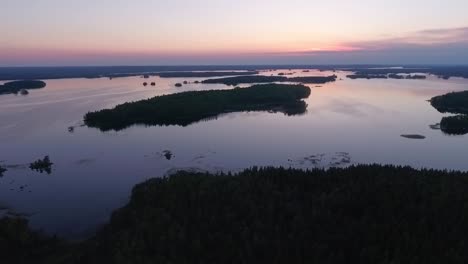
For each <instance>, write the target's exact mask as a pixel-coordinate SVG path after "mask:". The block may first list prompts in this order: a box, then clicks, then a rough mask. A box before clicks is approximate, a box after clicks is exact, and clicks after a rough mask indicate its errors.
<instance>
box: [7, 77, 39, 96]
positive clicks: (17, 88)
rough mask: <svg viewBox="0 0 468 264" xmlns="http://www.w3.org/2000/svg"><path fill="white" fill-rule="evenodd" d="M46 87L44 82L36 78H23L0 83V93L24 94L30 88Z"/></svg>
mask: <svg viewBox="0 0 468 264" xmlns="http://www.w3.org/2000/svg"><path fill="white" fill-rule="evenodd" d="M44 87H46V83H45V82H43V81H37V80H23V81H12V82H7V83H5V84H3V85H0V95H2V94H19V93H21V94H22V95H26V94H28V93H29V92H28V91H27V90H31V89H41V88H44Z"/></svg>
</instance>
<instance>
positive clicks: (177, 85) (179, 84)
mask: <svg viewBox="0 0 468 264" xmlns="http://www.w3.org/2000/svg"><path fill="white" fill-rule="evenodd" d="M174 86H175V87H178V88H180V87H182V84H181V83H176V84H174Z"/></svg>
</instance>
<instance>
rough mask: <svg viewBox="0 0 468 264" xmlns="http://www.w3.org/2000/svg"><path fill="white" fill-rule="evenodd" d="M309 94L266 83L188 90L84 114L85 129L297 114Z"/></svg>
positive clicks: (305, 89)
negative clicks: (270, 113)
mask: <svg viewBox="0 0 468 264" xmlns="http://www.w3.org/2000/svg"><path fill="white" fill-rule="evenodd" d="M309 95H310V88H308V87H306V86H302V85H280V84H267V85H255V86H252V87H250V88H236V89H232V90H211V91H190V92H183V93H177V94H171V95H163V96H158V97H154V98H151V99H147V100H142V101H138V102H131V103H125V104H122V105H119V106H117V107H115V108H114V109H107V110H101V111H97V112H92V113H88V114H86V115H85V117H84V122H85V124H86V125H87V126H90V127H96V128H99V129H101V130H103V131H107V130H121V129H124V128H127V127H129V126H131V125H135V124H144V125H181V126H186V125H189V124H192V123H194V122H198V121H201V120H203V119H207V118H213V117H217V116H218V115H220V114H223V113H230V112H240V111H278V112H283V113H285V114H300V113H304V112H305V110H306V107H307V105H306V103H305V102H303V101H301V99H303V98H307V97H308V96H309Z"/></svg>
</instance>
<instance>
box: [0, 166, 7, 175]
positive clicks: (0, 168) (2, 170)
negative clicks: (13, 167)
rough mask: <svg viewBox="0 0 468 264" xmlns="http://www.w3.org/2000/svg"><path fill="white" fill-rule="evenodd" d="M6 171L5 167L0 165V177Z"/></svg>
mask: <svg viewBox="0 0 468 264" xmlns="http://www.w3.org/2000/svg"><path fill="white" fill-rule="evenodd" d="M6 171H7V169H6V168H4V167H2V166H0V177H3V174H4V173H5V172H6Z"/></svg>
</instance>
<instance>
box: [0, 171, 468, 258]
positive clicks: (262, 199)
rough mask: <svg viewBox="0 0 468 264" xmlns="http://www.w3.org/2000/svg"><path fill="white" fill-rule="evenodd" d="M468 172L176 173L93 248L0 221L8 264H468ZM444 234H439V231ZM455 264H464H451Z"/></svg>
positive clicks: (126, 211)
mask: <svg viewBox="0 0 468 264" xmlns="http://www.w3.org/2000/svg"><path fill="white" fill-rule="evenodd" d="M467 189H468V173H467V172H455V171H439V170H425V169H421V170H416V169H412V168H410V167H395V166H381V165H358V166H350V167H348V168H342V169H340V168H331V169H328V170H325V169H312V170H308V171H303V170H297V169H286V168H269V167H267V168H256V167H254V168H250V169H247V170H244V171H241V172H239V173H216V174H213V173H195V172H183V171H182V172H178V173H176V174H174V175H172V176H168V177H160V178H154V179H150V180H148V181H145V182H143V183H140V184H138V185H136V186H135V187H134V188H133V190H132V192H131V196H130V200H129V202H128V203H127V205H125V206H124V207H122V208H120V209H117V210H115V211H114V212H113V213H112V215H111V216H110V219H109V221H108V223H105V224H103V225H102V226H101V227H99V228H98V230H97V232H96V233H95V235H94V236H92V237H91V238H89V239H85V240H83V241H65V240H61V239H59V238H57V237H54V236H47V235H44V234H41V233H40V232H37V231H33V230H31V229H30V228H29V227H28V222H27V220H24V219H20V218H13V217H5V218H2V219H0V234H2V235H1V236H0V244H1V245H2V250H1V251H0V258H1V259H2V262H3V263H67V264H78V263H90V264H94V263H96V264H98V263H99V264H102V263H260V264H263V263H268V264H271V263H463V262H464V261H457V260H466V259H468V251H467V250H466V244H465V243H464V241H466V233H465V232H460V230H468V221H466V219H467V218H468V212H467V210H466V204H467V203H468V192H467V191H466V190H467ZM435 227H436V228H435ZM447 260H454V261H447Z"/></svg>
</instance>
